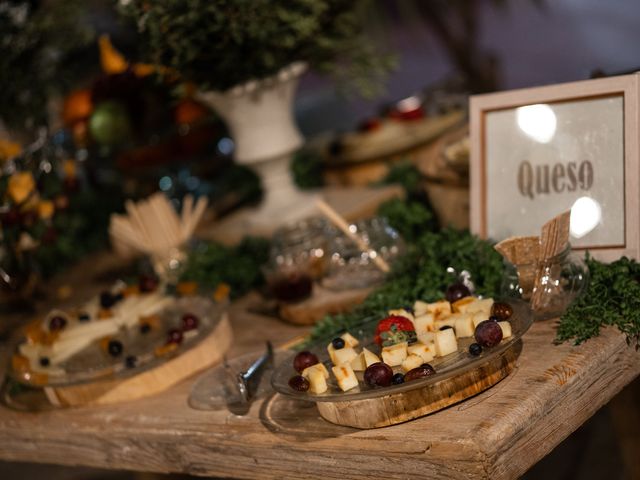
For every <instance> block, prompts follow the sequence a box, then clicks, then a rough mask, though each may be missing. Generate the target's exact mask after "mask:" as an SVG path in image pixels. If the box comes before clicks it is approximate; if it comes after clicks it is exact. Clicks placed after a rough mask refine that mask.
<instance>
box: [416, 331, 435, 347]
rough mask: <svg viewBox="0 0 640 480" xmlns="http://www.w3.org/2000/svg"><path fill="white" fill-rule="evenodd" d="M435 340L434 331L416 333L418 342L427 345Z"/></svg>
mask: <svg viewBox="0 0 640 480" xmlns="http://www.w3.org/2000/svg"><path fill="white" fill-rule="evenodd" d="M435 340H436V332H435V331H434V332H426V333H421V334H419V335H418V342H420V343H424V344H425V345H429V344H431V343H433V342H435Z"/></svg>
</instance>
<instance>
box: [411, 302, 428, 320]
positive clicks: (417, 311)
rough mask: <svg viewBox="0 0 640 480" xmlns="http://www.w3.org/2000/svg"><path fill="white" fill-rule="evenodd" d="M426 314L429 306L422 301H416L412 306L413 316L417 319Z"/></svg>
mask: <svg viewBox="0 0 640 480" xmlns="http://www.w3.org/2000/svg"><path fill="white" fill-rule="evenodd" d="M428 312H429V304H428V303H427V302H423V301H422V300H416V302H415V303H414V304H413V315H414V316H416V317H418V316H420V315H424V314H425V313H428Z"/></svg>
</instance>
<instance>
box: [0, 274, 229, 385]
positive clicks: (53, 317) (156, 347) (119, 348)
mask: <svg viewBox="0 0 640 480" xmlns="http://www.w3.org/2000/svg"><path fill="white" fill-rule="evenodd" d="M222 308H223V306H222V305H220V304H215V303H214V302H213V301H212V300H209V299H206V298H201V297H192V296H190V297H176V296H173V295H168V294H166V293H165V285H163V284H161V283H159V282H158V280H157V279H156V278H155V277H149V276H146V275H143V276H141V277H140V278H139V280H138V281H137V282H136V283H133V284H125V283H123V282H120V283H118V284H117V285H115V286H114V287H113V288H111V289H109V290H106V291H103V292H102V293H101V294H100V295H97V296H95V297H94V298H92V299H91V300H90V301H88V302H86V303H84V304H83V305H80V306H78V307H77V308H73V309H69V310H65V311H63V310H57V309H56V310H52V311H51V312H49V313H48V314H47V315H45V316H44V317H43V318H38V319H37V320H35V321H33V322H32V323H30V324H29V325H27V326H26V327H25V329H24V331H23V332H22V335H21V337H20V340H19V342H18V344H17V346H16V350H15V353H14V355H13V357H12V362H11V367H12V368H11V373H12V374H13V376H14V377H15V378H16V379H18V380H19V381H21V382H24V383H28V384H33V385H39V386H45V385H54V386H55V385H65V384H69V383H74V382H78V381H85V380H92V379H97V378H100V377H102V376H105V375H113V374H118V373H119V372H129V371H131V370H135V369H137V368H139V367H149V366H152V365H153V364H155V363H159V362H161V361H163V360H164V359H165V358H168V357H170V356H172V355H174V354H177V353H179V352H180V351H183V350H186V349H187V348H189V347H190V346H191V345H193V344H195V343H196V342H197V341H198V340H199V339H200V338H202V337H204V336H205V334H206V333H208V332H209V331H211V329H212V328H213V327H214V325H215V323H216V321H217V318H218V317H219V315H216V313H217V312H221V311H222ZM174 352H175V353H174Z"/></svg>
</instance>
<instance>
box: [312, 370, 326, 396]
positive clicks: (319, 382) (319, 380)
mask: <svg viewBox="0 0 640 480" xmlns="http://www.w3.org/2000/svg"><path fill="white" fill-rule="evenodd" d="M307 378H308V380H309V391H310V392H311V393H324V392H326V391H327V388H328V387H327V379H326V378H325V376H324V373H323V372H322V370H320V369H319V368H315V369H313V370H311V371H310V372H309V376H308V377H307Z"/></svg>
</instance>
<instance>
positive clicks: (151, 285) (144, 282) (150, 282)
mask: <svg viewBox="0 0 640 480" xmlns="http://www.w3.org/2000/svg"><path fill="white" fill-rule="evenodd" d="M158 283H159V282H158V279H157V278H156V277H154V276H152V275H140V278H138V288H139V289H140V291H141V292H142V293H149V292H153V291H154V290H155V289H156V288H158Z"/></svg>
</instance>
